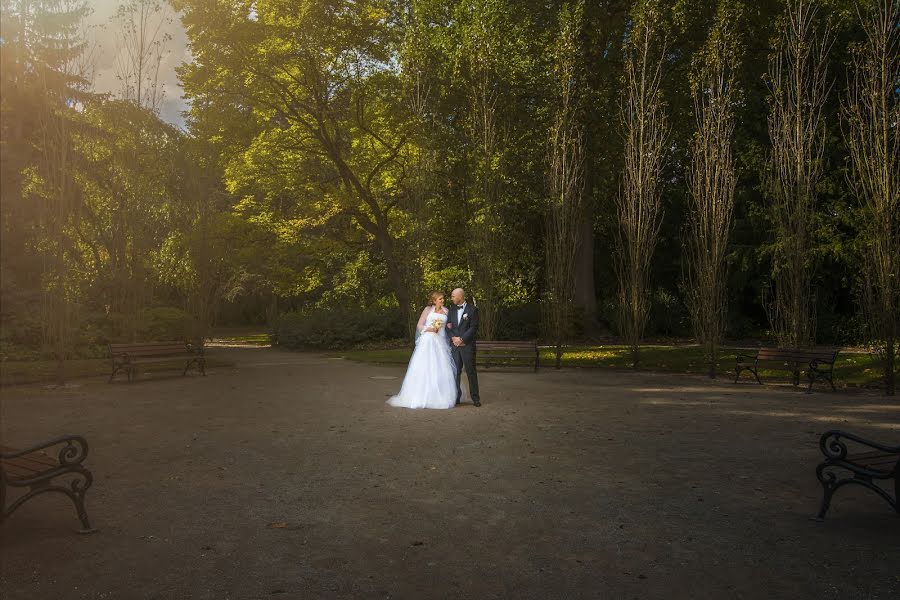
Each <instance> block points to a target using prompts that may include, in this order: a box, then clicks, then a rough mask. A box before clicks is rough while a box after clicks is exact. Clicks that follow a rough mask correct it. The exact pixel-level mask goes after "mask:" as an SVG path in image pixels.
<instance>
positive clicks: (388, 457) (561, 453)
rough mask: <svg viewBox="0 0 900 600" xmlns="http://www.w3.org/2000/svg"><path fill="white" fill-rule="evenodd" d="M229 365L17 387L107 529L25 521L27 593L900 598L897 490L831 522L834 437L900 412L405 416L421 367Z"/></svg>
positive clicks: (4, 411) (591, 388)
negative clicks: (827, 504) (822, 517)
mask: <svg viewBox="0 0 900 600" xmlns="http://www.w3.org/2000/svg"><path fill="white" fill-rule="evenodd" d="M211 353H212V354H213V355H218V356H219V357H220V358H222V359H223V360H226V361H233V363H234V364H235V366H234V367H221V368H214V369H211V370H210V373H209V376H208V377H206V378H201V377H199V376H189V377H184V378H182V377H179V376H171V377H164V376H160V375H153V376H152V377H151V376H148V377H146V378H144V379H143V380H142V381H139V382H138V383H135V384H132V385H128V384H125V383H115V384H106V383H104V382H102V381H100V380H96V381H84V382H80V383H79V384H78V386H77V387H70V388H60V389H48V388H46V387H43V386H27V387H16V388H8V389H5V390H3V393H2V407H0V417H2V430H0V432H2V438H3V443H5V444H6V445H13V446H24V445H28V444H30V443H33V442H36V441H40V440H43V439H46V438H49V437H53V436H56V435H58V434H61V433H80V434H82V435H84V436H85V437H87V439H88V441H89V442H90V444H91V453H90V456H89V458H88V461H87V463H86V464H87V465H88V466H89V467H90V468H91V469H92V470H93V472H94V474H95V478H96V479H95V482H94V486H93V488H92V489H91V490H90V491H89V493H88V510H89V512H90V515H91V518H92V520H93V521H94V525H95V526H96V527H97V528H98V529H99V531H98V532H97V533H95V534H92V535H86V536H79V535H77V534H75V533H73V531H74V530H75V529H76V527H77V525H78V522H77V520H76V518H75V514H74V510H73V509H72V508H71V506H69V505H68V504H67V502H68V501H67V500H66V499H65V498H63V497H62V496H54V495H47V496H44V497H42V498H38V499H35V500H33V501H31V502H29V503H28V504H26V505H25V506H24V507H23V508H21V509H20V510H19V511H18V512H16V513H15V514H14V515H13V516H12V517H11V518H10V519H9V520H8V521H7V522H6V523H4V524H3V526H2V528H0V535H2V541H0V561H2V563H0V595H2V597H3V598H4V599H5V600H17V599H26V600H32V599H38V598H40V599H43V600H52V599H55V598H124V599H129V598H160V599H169V598H176V599H180V598H189V599H195V598H196V599H217V600H221V599H225V598H240V599H243V598H248V599H255V598H473V599H482V598H541V599H546V598H615V599H618V598H636V599H644V598H692V599H693V598H729V599H734V598H754V599H755V598H766V599H770V598H835V599H837V598H841V599H852V598H872V599H876V598H884V599H888V598H896V597H898V596H900V518H898V517H897V515H896V514H894V513H893V512H892V511H890V509H889V508H888V506H887V505H886V504H885V503H884V502H883V501H882V500H881V499H879V498H877V497H876V496H875V495H874V494H871V493H869V492H867V491H866V490H862V489H853V488H850V489H848V488H844V489H843V490H841V491H840V492H839V493H838V495H837V496H836V497H835V501H834V503H833V508H832V512H831V513H830V515H829V519H828V520H827V521H826V522H825V523H815V522H812V521H810V520H808V517H809V516H810V515H812V514H813V513H814V512H815V511H816V508H817V507H818V502H819V498H820V488H819V486H818V483H817V481H816V479H815V476H814V470H815V466H816V464H817V463H818V462H819V459H820V456H819V454H818V447H817V444H818V436H819V434H821V433H822V432H823V431H825V430H827V429H830V428H842V429H848V430H852V431H856V432H859V433H861V434H863V435H865V436H869V437H873V438H875V439H878V440H883V441H884V443H892V444H896V443H898V440H900V401H897V400H887V399H885V398H884V397H879V396H876V395H869V394H865V393H855V394H845V393H838V394H833V393H830V392H824V391H821V392H816V393H813V394H810V395H806V394H803V393H798V392H797V391H795V390H794V389H791V388H790V386H767V387H760V386H758V385H756V384H751V383H749V382H748V383H742V384H738V385H734V384H730V383H727V382H724V381H723V382H719V383H710V382H708V381H707V380H704V379H702V378H699V377H688V376H677V375H671V374H646V373H615V372H610V371H590V370H583V371H581V370H564V371H561V372H554V371H552V370H542V372H540V373H538V374H533V373H530V372H524V371H511V370H505V371H498V370H491V371H484V370H483V371H482V373H481V387H482V399H483V401H484V406H483V407H481V408H475V407H473V406H471V405H463V406H461V407H459V408H457V409H454V410H450V411H426V412H417V411H408V410H404V409H392V408H389V407H387V406H386V405H385V404H384V401H385V399H386V398H387V396H389V395H390V394H391V393H394V392H396V391H397V390H398V389H399V386H400V381H401V379H400V378H402V376H403V369H402V368H399V367H389V366H375V365H364V364H358V363H353V362H348V361H345V360H340V359H332V358H327V357H324V356H318V355H311V354H296V353H288V352H282V351H278V350H273V349H269V348H249V347H248V348H213V349H212V351H211ZM173 375H175V373H174V372H173Z"/></svg>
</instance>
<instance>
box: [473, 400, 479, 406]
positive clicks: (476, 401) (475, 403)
mask: <svg viewBox="0 0 900 600" xmlns="http://www.w3.org/2000/svg"><path fill="white" fill-rule="evenodd" d="M472 404H474V405H475V406H481V401H480V400H472Z"/></svg>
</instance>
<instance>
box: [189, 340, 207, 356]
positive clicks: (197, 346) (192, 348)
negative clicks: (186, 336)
mask: <svg viewBox="0 0 900 600" xmlns="http://www.w3.org/2000/svg"><path fill="white" fill-rule="evenodd" d="M185 345H186V346H187V349H188V352H191V353H193V354H199V355H201V356H202V355H203V353H204V351H205V346H204V345H203V342H197V343H194V342H185Z"/></svg>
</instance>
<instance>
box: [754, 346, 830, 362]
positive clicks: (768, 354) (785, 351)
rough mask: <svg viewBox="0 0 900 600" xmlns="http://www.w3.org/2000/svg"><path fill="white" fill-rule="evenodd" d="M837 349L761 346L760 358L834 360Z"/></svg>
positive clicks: (804, 360)
mask: <svg viewBox="0 0 900 600" xmlns="http://www.w3.org/2000/svg"><path fill="white" fill-rule="evenodd" d="M837 354H838V351H837V350H803V349H798V348H760V350H759V352H758V353H757V355H756V357H757V359H758V360H784V361H800V362H809V361H811V360H821V361H826V362H832V361H834V359H835V358H836V357H837Z"/></svg>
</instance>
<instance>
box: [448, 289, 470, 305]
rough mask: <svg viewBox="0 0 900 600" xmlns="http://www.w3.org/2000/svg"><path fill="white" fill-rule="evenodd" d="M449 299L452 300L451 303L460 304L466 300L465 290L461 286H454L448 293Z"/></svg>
mask: <svg viewBox="0 0 900 600" xmlns="http://www.w3.org/2000/svg"><path fill="white" fill-rule="evenodd" d="M450 299H451V300H452V301H453V304H456V305H459V304H462V303H463V302H465V301H466V291H465V290H464V289H462V288H456V289H455V290H453V292H451V293H450Z"/></svg>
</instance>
